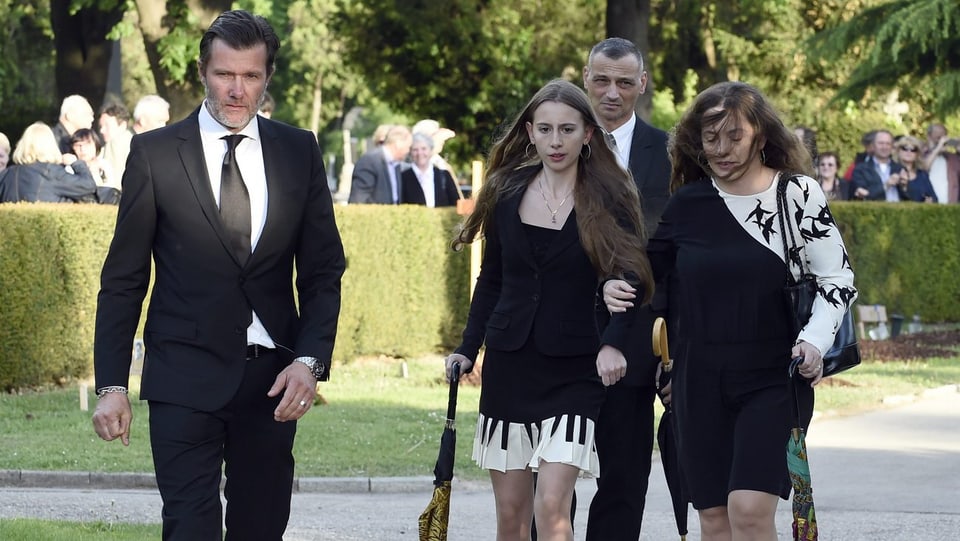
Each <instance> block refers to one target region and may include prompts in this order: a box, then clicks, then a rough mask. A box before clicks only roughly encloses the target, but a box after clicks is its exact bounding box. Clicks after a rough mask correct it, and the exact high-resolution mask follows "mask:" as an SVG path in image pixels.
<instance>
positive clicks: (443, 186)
mask: <svg viewBox="0 0 960 541" xmlns="http://www.w3.org/2000/svg"><path fill="white" fill-rule="evenodd" d="M433 156H434V152H433V138H432V137H429V136H427V135H425V134H423V133H415V134H413V143H412V144H411V146H410V157H411V158H412V159H413V167H411V168H409V169H407V170H405V171H403V172H402V173H401V174H400V192H401V193H400V200H401V201H403V202H404V204H409V205H426V206H428V207H430V208H433V207H452V206H456V204H457V200H458V199H460V194H459V192H458V190H457V185H456V183H455V182H454V181H453V177H452V176H450V173H448V172H447V171H445V170H443V169H440V168H439V167H437V166H436V165H434V163H433V161H432V159H431V158H432V157H433Z"/></svg>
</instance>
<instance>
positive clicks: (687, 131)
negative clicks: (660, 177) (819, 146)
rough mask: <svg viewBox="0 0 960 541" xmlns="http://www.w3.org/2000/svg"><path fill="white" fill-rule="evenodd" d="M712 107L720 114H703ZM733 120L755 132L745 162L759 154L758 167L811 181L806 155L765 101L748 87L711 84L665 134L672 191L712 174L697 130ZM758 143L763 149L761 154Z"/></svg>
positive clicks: (809, 164) (811, 170) (811, 161)
mask: <svg viewBox="0 0 960 541" xmlns="http://www.w3.org/2000/svg"><path fill="white" fill-rule="evenodd" d="M716 107H720V108H722V111H719V112H713V113H707V111H710V110H711V109H714V108H716ZM738 114H739V115H740V118H743V119H744V120H745V121H747V122H748V123H749V124H750V125H751V126H753V128H754V130H755V132H756V134H755V136H754V140H753V141H754V142H753V145H754V148H753V149H752V150H751V158H752V157H753V156H755V155H756V154H757V153H760V156H761V161H762V162H763V163H764V164H765V165H766V166H767V167H770V168H772V169H776V170H779V171H786V172H789V173H802V174H804V175H808V176H813V174H814V173H813V160H812V159H811V158H810V153H809V152H808V151H807V148H806V147H805V146H804V145H803V143H802V142H801V141H800V140H799V139H797V136H796V134H795V133H794V132H793V130H791V129H789V128H787V127H786V126H784V124H783V121H782V120H781V119H780V115H778V114H777V111H776V110H775V109H774V107H773V105H772V104H771V103H770V101H769V100H768V99H767V98H766V97H765V96H764V95H763V94H762V93H761V92H760V91H759V90H757V89H756V88H754V87H753V86H751V85H748V84H747V83H741V82H736V81H731V82H725V83H717V84H715V85H713V86H711V87H710V88H708V89H706V90H704V91H703V92H701V93H700V95H698V96H697V97H696V99H695V100H694V101H693V105H691V106H690V108H689V109H687V111H686V112H685V113H684V114H683V116H682V117H681V118H680V122H678V123H677V126H676V127H675V128H674V129H673V132H672V133H671V134H670V141H669V142H668V144H667V150H668V152H669V153H670V162H671V163H672V166H673V171H672V172H671V175H670V189H671V190H672V191H677V189H679V188H680V186H683V185H684V184H686V183H688V182H694V181H696V180H699V179H702V178H705V177H707V176H710V175H711V174H712V172H711V171H710V166H709V165H708V164H707V161H706V159H705V158H704V151H703V142H702V138H701V133H702V132H703V128H704V126H712V125H714V124H717V123H718V122H724V121H726V120H727V119H730V118H736V116H737V115H738ZM763 139H766V143H764V145H763V147H762V148H761V147H760V141H761V140H763Z"/></svg>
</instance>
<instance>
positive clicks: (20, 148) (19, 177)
mask: <svg viewBox="0 0 960 541" xmlns="http://www.w3.org/2000/svg"><path fill="white" fill-rule="evenodd" d="M13 163H14V165H11V166H9V167H7V168H6V169H4V170H3V171H0V203H16V202H18V201H28V202H42V203H95V202H96V201H97V196H96V193H97V184H96V182H95V181H94V180H93V176H92V175H91V174H90V170H89V169H88V168H87V166H86V164H85V163H83V162H82V161H79V160H77V158H76V156H74V155H73V154H61V153H60V146H59V145H58V144H57V138H56V136H55V135H54V134H53V130H52V129H50V126H47V125H46V124H44V123H43V122H34V123H33V124H31V125H29V126H27V129H25V130H24V131H23V135H22V136H21V137H20V140H19V141H17V146H16V148H14V150H13ZM67 166H70V169H69V170H68V169H67Z"/></svg>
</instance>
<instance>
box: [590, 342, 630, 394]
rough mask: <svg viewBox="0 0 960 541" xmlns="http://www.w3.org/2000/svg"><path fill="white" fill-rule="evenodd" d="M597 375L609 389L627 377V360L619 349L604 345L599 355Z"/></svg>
mask: <svg viewBox="0 0 960 541" xmlns="http://www.w3.org/2000/svg"><path fill="white" fill-rule="evenodd" d="M597 374H599V375H600V379H602V380H603V384H604V385H605V386H607V387H609V386H611V385H613V384H614V383H616V382H618V381H620V380H621V379H622V378H623V376H625V375H627V359H626V358H625V357H624V356H623V353H622V352H621V351H620V350H619V349H617V348H615V347H613V346H611V345H609V344H607V345H604V346H603V347H601V348H600V352H599V353H597Z"/></svg>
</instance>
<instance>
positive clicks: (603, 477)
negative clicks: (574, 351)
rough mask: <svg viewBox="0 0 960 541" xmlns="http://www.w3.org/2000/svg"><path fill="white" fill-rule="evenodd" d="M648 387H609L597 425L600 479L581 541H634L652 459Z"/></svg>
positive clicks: (651, 390)
mask: <svg viewBox="0 0 960 541" xmlns="http://www.w3.org/2000/svg"><path fill="white" fill-rule="evenodd" d="M655 397H656V389H655V388H654V387H653V386H648V385H644V386H627V385H621V384H617V385H612V386H610V387H607V395H606V398H605V399H604V402H603V406H602V407H601V408H600V418H599V419H598V420H597V434H596V435H597V455H598V456H599V459H600V477H599V478H598V479H597V493H596V494H595V495H594V497H593V501H592V502H591V503H590V514H589V517H588V519H587V536H586V538H587V541H627V540H629V541H637V539H638V538H639V537H640V526H641V524H642V523H643V508H644V505H645V504H646V498H647V485H648V483H649V478H650V461H651V455H652V454H653V401H654V399H655Z"/></svg>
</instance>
